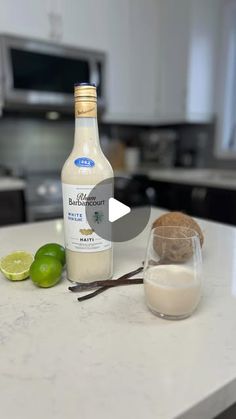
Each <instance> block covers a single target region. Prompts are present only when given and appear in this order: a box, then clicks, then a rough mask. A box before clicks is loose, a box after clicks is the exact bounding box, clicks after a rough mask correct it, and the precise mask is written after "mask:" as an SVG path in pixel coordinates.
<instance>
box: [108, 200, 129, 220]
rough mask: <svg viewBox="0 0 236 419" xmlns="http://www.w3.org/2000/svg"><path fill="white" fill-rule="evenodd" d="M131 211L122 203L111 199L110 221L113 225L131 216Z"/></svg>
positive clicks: (109, 207) (109, 205)
mask: <svg viewBox="0 0 236 419" xmlns="http://www.w3.org/2000/svg"><path fill="white" fill-rule="evenodd" d="M130 211H131V209H130V207H128V205H125V204H122V202H120V201H118V200H117V199H115V198H109V204H108V219H109V221H110V222H111V223H113V222H114V221H116V220H119V218H122V217H124V216H125V215H127V214H129V213H130Z"/></svg>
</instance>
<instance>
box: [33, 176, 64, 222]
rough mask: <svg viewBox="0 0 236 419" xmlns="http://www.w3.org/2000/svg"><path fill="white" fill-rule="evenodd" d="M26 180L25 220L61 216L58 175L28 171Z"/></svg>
mask: <svg viewBox="0 0 236 419" xmlns="http://www.w3.org/2000/svg"><path fill="white" fill-rule="evenodd" d="M26 181H27V187H26V193H25V201H26V219H27V221H29V222H33V221H41V220H51V219H54V218H61V217H62V216H63V206H62V189H61V180H60V175H59V174H58V173H54V172H48V173H45V172H43V173H40V172H39V173H29V174H28V175H27V176H26Z"/></svg>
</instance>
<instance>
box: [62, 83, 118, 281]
mask: <svg viewBox="0 0 236 419" xmlns="http://www.w3.org/2000/svg"><path fill="white" fill-rule="evenodd" d="M96 102H97V98H96V88H95V86H92V85H87V84H82V85H76V86H75V118H76V119H75V138H74V147H73V150H72V152H71V154H70V156H69V157H68V159H67V160H66V162H65V164H64V166H63V169H62V174H61V179H62V188H63V208H64V230H65V247H66V264H67V275H68V278H69V279H70V280H72V281H79V282H90V281H93V280H95V279H109V278H111V276H112V243H111V242H110V241H108V240H105V239H103V238H101V237H99V236H98V235H97V234H96V233H95V232H94V231H93V230H92V229H91V227H90V226H89V224H88V222H87V219H86V212H85V208H86V207H85V206H83V204H84V202H86V198H87V197H88V195H89V193H90V191H91V190H92V189H93V187H94V186H95V185H97V184H98V183H99V182H101V181H103V180H105V179H110V178H113V177H114V174H113V170H112V167H111V165H110V163H109V162H108V160H107V159H106V157H105V156H104V154H103V152H102V150H101V148H100V144H99V135H98V126H97V103H96ZM112 188H113V186H112V183H111V182H109V183H108V184H107V185H105V186H104V196H102V199H103V200H104V201H106V202H107V200H108V199H109V197H110V196H111V195H112V193H113V190H112ZM100 198H101V197H100ZM96 210H97V211H101V212H102V210H103V207H102V205H101V206H99V205H98V206H97V207H96Z"/></svg>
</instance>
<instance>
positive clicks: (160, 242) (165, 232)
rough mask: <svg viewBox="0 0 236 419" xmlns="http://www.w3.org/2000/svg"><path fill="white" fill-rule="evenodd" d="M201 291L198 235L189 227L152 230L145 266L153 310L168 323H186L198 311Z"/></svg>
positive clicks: (148, 300) (147, 288)
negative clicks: (186, 319) (172, 321)
mask: <svg viewBox="0 0 236 419" xmlns="http://www.w3.org/2000/svg"><path fill="white" fill-rule="evenodd" d="M201 289H202V253H201V244H200V239H199V236H198V234H197V233H196V232H195V231H194V230H192V229H190V228H187V227H177V226H173V227H171V226H170V227H166V226H162V227H156V228H153V229H152V231H151V233H150V236H149V240H148V247H147V253H146V259H145V264H144V292H145V299H146V303H147V306H148V307H149V308H150V310H151V311H152V312H153V313H154V314H156V315H157V316H159V317H162V318H165V319H170V320H178V319H184V318H186V317H188V316H190V315H191V314H192V313H193V311H194V310H195V309H196V307H197V305H198V303H199V301H200V297H201Z"/></svg>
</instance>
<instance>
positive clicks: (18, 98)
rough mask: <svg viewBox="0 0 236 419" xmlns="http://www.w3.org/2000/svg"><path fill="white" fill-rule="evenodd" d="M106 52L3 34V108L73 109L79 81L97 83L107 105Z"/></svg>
mask: <svg viewBox="0 0 236 419" xmlns="http://www.w3.org/2000/svg"><path fill="white" fill-rule="evenodd" d="M104 78H105V54H104V53H103V52H99V51H92V50H86V49H81V48H71V47H67V46H63V45H59V44H54V43H48V42H43V41H37V40H31V39H27V38H20V37H15V36H10V35H1V36H0V108H1V110H3V109H7V110H10V109H12V110H21V109H24V110H31V111H32V110H44V111H48V110H60V111H61V112H66V113H68V112H69V113H70V112H72V111H73V93H74V92H73V89H74V83H76V82H89V83H95V84H96V86H97V95H98V109H99V110H100V112H101V111H103V110H104V109H105V87H104V82H105V80H104Z"/></svg>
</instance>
